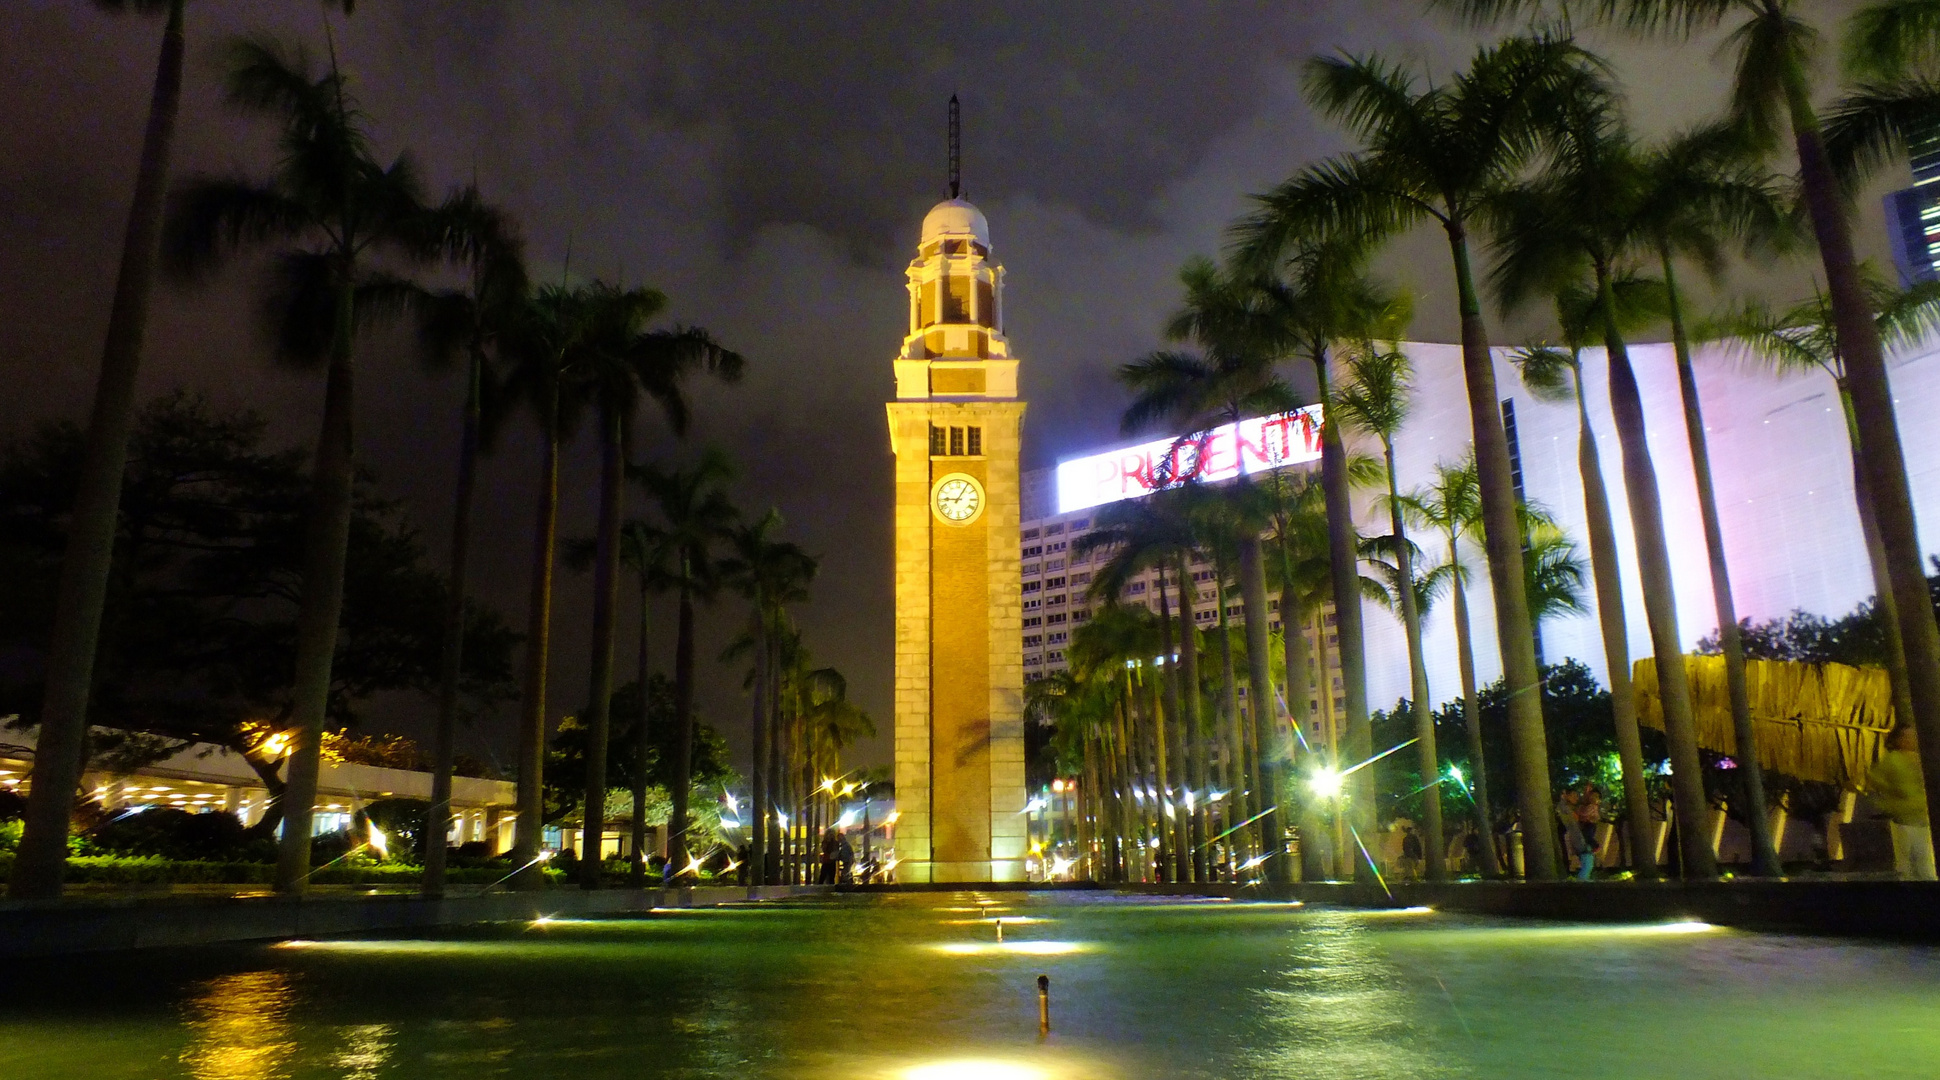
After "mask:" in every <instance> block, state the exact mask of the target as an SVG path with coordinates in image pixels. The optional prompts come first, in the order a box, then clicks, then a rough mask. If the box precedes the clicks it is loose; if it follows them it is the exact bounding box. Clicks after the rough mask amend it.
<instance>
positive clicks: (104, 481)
mask: <svg viewBox="0 0 1940 1080" xmlns="http://www.w3.org/2000/svg"><path fill="white" fill-rule="evenodd" d="M94 2H95V6H96V7H99V8H101V9H102V10H104V11H108V12H113V13H117V14H119V13H122V12H126V11H129V10H133V11H136V12H139V13H141V14H144V15H147V14H152V13H154V12H157V11H159V12H162V13H163V22H162V46H161V51H160V54H159V56H158V58H157V60H156V63H155V82H154V87H153V89H151V90H150V92H149V98H148V120H147V123H146V124H145V125H144V127H143V129H142V144H141V157H140V159H139V163H138V164H137V166H136V169H135V192H134V198H133V200H132V201H131V202H130V204H129V207H128V225H127V229H126V231H125V232H124V233H123V234H122V241H121V264H120V269H119V271H118V272H117V274H116V276H115V294H114V302H113V305H112V306H111V307H110V308H109V309H108V331H107V335H106V338H105V341H104V343H103V345H102V349H101V372H100V374H99V375H98V376H97V377H96V380H95V387H94V408H93V411H92V413H91V414H90V416H89V420H88V429H87V437H86V442H85V443H84V444H83V450H82V456H81V470H80V474H79V477H78V478H77V480H76V483H75V489H74V504H73V510H72V512H71V514H70V520H69V525H68V536H67V552H66V554H65V556H64V557H63V559H62V562H61V578H60V582H59V585H58V591H57V592H56V594H55V599H54V626H53V633H52V635H51V637H50V638H49V640H48V649H47V674H46V684H47V689H46V691H45V694H44V696H43V698H42V701H41V710H40V717H39V720H40V733H39V737H38V739H37V740H36V744H37V745H36V748H35V753H34V777H33V778H34V786H33V790H35V791H38V792H40V793H41V794H40V795H39V796H36V797H34V798H32V799H30V800H29V805H28V809H27V815H26V821H25V823H24V824H25V832H24V835H22V837H21V841H20V850H19V853H18V854H17V856H16V859H15V862H14V869H13V872H12V874H11V875H10V877H9V880H8V889H9V895H11V896H13V897H14V898H15V899H18V900H49V899H54V898H56V897H58V896H59V895H60V892H61V876H62V872H63V870H64V868H65V866H66V862H67V835H68V819H69V816H70V814H71V813H72V811H73V806H74V792H75V791H76V789H77V788H78V787H79V786H80V783H81V772H82V768H83V764H84V762H85V760H86V757H87V751H86V743H87V715H88V699H89V697H90V692H91V691H92V689H93V682H94V662H95V653H96V650H97V646H98V643H99V641H100V638H101V613H102V610H103V606H104V605H105V603H106V600H107V594H108V574H109V570H110V566H111V564H112V562H113V557H114V533H115V524H116V520H117V514H118V511H119V509H120V505H121V479H122V473H123V471H124V470H125V468H126V466H127V461H128V439H129V435H130V432H131V431H132V430H133V416H134V402H135V380H136V377H137V375H139V373H140V371H141V356H142V345H143V339H144V338H145V337H146V335H147V332H148V305H149V297H150V295H151V293H152V292H153V290H154V284H155V267H156V262H157V256H158V254H159V249H160V246H161V236H162V221H163V207H164V203H165V200H166V196H167V193H168V174H169V167H170V164H171V162H172V161H173V158H174V153H175V122H176V118H177V116H178V115H179V114H180V111H181V103H182V58H183V56H184V55H185V54H186V52H187V49H186V42H185V40H184V35H183V31H182V24H183V19H182V14H183V8H184V6H185V0H94ZM343 6H344V11H345V13H346V14H348V13H349V11H350V9H351V6H352V5H351V3H350V2H348V0H346V2H345V3H344V5H343Z"/></svg>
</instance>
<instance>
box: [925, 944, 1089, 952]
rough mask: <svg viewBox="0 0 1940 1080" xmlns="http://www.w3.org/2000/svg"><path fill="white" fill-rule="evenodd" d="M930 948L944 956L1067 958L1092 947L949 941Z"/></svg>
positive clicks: (1087, 950)
mask: <svg viewBox="0 0 1940 1080" xmlns="http://www.w3.org/2000/svg"><path fill="white" fill-rule="evenodd" d="M930 948H932V949H934V950H936V951H937V952H940V953H942V954H944V955H945V956H986V955H990V954H996V953H1008V954H1011V955H1013V956H1067V955H1069V954H1071V953H1081V952H1089V951H1091V948H1092V946H1090V945H1087V944H1085V943H1083V942H1078V941H950V942H945V943H943V944H941V945H932V946H930Z"/></svg>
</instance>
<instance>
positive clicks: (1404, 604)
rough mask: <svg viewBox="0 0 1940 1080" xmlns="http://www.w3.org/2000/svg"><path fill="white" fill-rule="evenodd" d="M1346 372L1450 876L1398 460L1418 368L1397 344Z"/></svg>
mask: <svg viewBox="0 0 1940 1080" xmlns="http://www.w3.org/2000/svg"><path fill="white" fill-rule="evenodd" d="M1347 374H1348V381H1347V383H1346V384H1345V385H1344V386H1341V387H1339V388H1338V389H1336V390H1335V391H1334V397H1333V406H1334V410H1335V412H1337V413H1338V414H1339V415H1340V416H1341V418H1342V419H1343V420H1344V421H1345V422H1346V423H1347V425H1348V426H1349V427H1351V428H1354V429H1356V430H1358V431H1360V432H1362V433H1363V434H1367V435H1372V436H1373V437H1374V438H1376V439H1378V440H1379V441H1380V443H1381V457H1382V460H1383V462H1384V463H1385V464H1386V466H1387V468H1386V473H1387V476H1386V479H1387V488H1388V498H1387V502H1388V520H1389V522H1390V524H1391V525H1392V527H1393V529H1394V532H1393V534H1392V538H1393V554H1394V560H1395V571H1396V588H1395V590H1394V592H1395V594H1396V596H1397V597H1398V600H1399V607H1400V609H1401V625H1402V629H1403V631H1404V632H1405V634H1406V636H1407V639H1408V675H1409V687H1410V690H1409V697H1410V698H1412V699H1413V700H1412V703H1411V708H1412V711H1413V712H1414V720H1415V750H1416V755H1417V757H1418V759H1419V763H1420V768H1421V782H1422V783H1423V784H1426V785H1429V792H1428V794H1427V797H1426V798H1424V799H1423V800H1422V819H1423V820H1422V823H1421V826H1422V835H1421V840H1422V851H1423V852H1424V854H1425V855H1426V856H1427V876H1428V880H1430V881H1441V880H1444V879H1445V878H1446V877H1447V876H1448V867H1447V865H1446V857H1447V847H1446V840H1445V838H1444V836H1443V832H1442V807H1441V788H1440V783H1441V756H1440V754H1439V753H1438V752H1437V751H1436V748H1435V714H1434V712H1433V711H1432V709H1431V707H1430V705H1429V701H1428V693H1429V690H1428V663H1427V661H1426V659H1424V657H1423V656H1422V650H1421V609H1420V606H1419V602H1418V600H1417V597H1416V593H1415V588H1414V584H1413V583H1414V581H1415V568H1414V565H1413V552H1412V550H1411V548H1412V547H1413V545H1412V544H1410V543H1409V541H1408V530H1407V525H1406V523H1405V522H1404V521H1403V505H1402V502H1401V476H1400V473H1399V472H1398V471H1397V470H1396V468H1395V462H1394V437H1395V435H1396V434H1397V433H1399V432H1400V430H1401V425H1402V424H1404V423H1406V422H1407V419H1408V412H1409V410H1410V408H1411V403H1410V402H1409V400H1408V398H1409V395H1408V384H1409V382H1410V381H1412V379H1413V378H1414V369H1413V366H1412V365H1411V364H1410V363H1409V362H1408V357H1407V355H1406V354H1404V353H1402V352H1401V351H1400V350H1399V349H1387V350H1382V349H1375V348H1364V349H1360V350H1358V351H1356V352H1355V353H1354V354H1353V355H1352V356H1350V357H1349V358H1348V360H1347Z"/></svg>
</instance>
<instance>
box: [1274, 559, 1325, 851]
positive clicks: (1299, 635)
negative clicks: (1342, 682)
mask: <svg viewBox="0 0 1940 1080" xmlns="http://www.w3.org/2000/svg"><path fill="white" fill-rule="evenodd" d="M1280 581H1281V585H1280V631H1281V642H1280V643H1281V648H1282V651H1283V652H1284V653H1285V654H1286V655H1285V658H1284V662H1285V664H1286V673H1287V685H1286V699H1287V711H1288V712H1289V713H1290V714H1291V715H1290V716H1288V718H1287V721H1288V723H1289V724H1291V725H1292V726H1293V731H1294V733H1295V735H1296V738H1295V740H1294V744H1295V745H1297V746H1300V747H1302V748H1303V749H1302V752H1301V754H1300V757H1299V758H1297V759H1296V761H1302V760H1306V759H1308V758H1311V757H1313V756H1314V753H1313V747H1312V746H1310V745H1309V744H1308V743H1307V741H1306V723H1307V712H1308V710H1307V687H1308V685H1309V684H1311V683H1312V682H1314V676H1313V668H1312V665H1311V664H1310V663H1309V662H1308V661H1309V660H1310V657H1309V656H1308V655H1307V623H1308V622H1309V621H1310V616H1309V613H1308V611H1307V605H1306V603H1305V601H1303V600H1302V599H1301V598H1300V590H1299V589H1297V588H1295V587H1294V584H1293V574H1292V571H1291V570H1290V569H1289V570H1287V571H1286V572H1285V573H1283V574H1282V575H1281V578H1280ZM1297 772H1298V770H1297V769H1289V775H1288V777H1287V782H1286V789H1289V790H1290V789H1292V788H1293V786H1294V780H1293V775H1294V774H1295V773H1297ZM1323 828H1325V825H1323V824H1322V822H1321V815H1320V813H1319V807H1317V806H1316V805H1315V803H1314V800H1313V799H1311V798H1302V799H1300V822H1299V829H1300V880H1302V881H1320V880H1322V879H1324V878H1325V877H1326V876H1327V872H1326V870H1325V868H1324V865H1323V863H1322V862H1321V852H1322V848H1321V846H1320V833H1321V830H1322V829H1323Z"/></svg>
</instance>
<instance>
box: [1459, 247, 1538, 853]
mask: <svg viewBox="0 0 1940 1080" xmlns="http://www.w3.org/2000/svg"><path fill="white" fill-rule="evenodd" d="M1447 231H1448V245H1449V250H1450V252H1451V253H1452V254H1453V256H1454V260H1455V290H1456V294H1457V299H1458V302H1459V303H1460V305H1461V314H1462V372H1463V375H1464V377H1465V379H1466V382H1467V384H1468V410H1469V426H1470V428H1471V429H1472V433H1473V436H1474V439H1475V475H1476V479H1477V481H1478V483H1477V487H1478V488H1479V489H1480V491H1481V495H1482V548H1483V551H1484V553H1485V554H1486V555H1487V556H1488V563H1489V582H1490V585H1491V592H1492V593H1493V595H1494V598H1495V632H1496V641H1497V644H1498V646H1499V648H1500V649H1501V654H1502V677H1503V682H1504V683H1505V684H1506V685H1507V687H1508V691H1509V705H1508V711H1509V745H1510V748H1511V749H1512V751H1513V752H1514V754H1515V778H1516V807H1517V810H1518V811H1519V812H1520V814H1521V816H1522V843H1523V851H1524V856H1525V858H1524V867H1525V872H1526V873H1527V875H1528V876H1529V877H1532V878H1535V879H1537V880H1542V881H1547V880H1550V879H1553V878H1554V877H1555V876H1556V838H1555V837H1554V836H1553V835H1552V833H1553V831H1554V830H1552V829H1550V827H1549V822H1550V820H1551V818H1552V815H1551V813H1550V802H1549V797H1550V791H1549V745H1548V737H1547V736H1546V735H1545V734H1544V731H1543V703H1542V694H1541V693H1540V692H1539V691H1538V684H1540V683H1541V681H1542V674H1541V673H1540V672H1539V671H1537V669H1536V629H1535V625H1534V624H1533V623H1532V622H1531V621H1530V618H1529V597H1528V583H1527V579H1526V578H1525V577H1524V576H1523V566H1522V526H1521V521H1520V518H1519V517H1518V515H1517V512H1516V489H1515V483H1514V481H1513V480H1512V479H1511V473H1510V466H1509V436H1508V434H1507V432H1505V431H1504V430H1503V427H1502V402H1501V400H1500V395H1499V394H1498V393H1497V391H1496V384H1495V357H1494V356H1493V355H1492V354H1491V353H1490V351H1489V335H1488V331H1487V329H1486V328H1484V327H1483V325H1482V302H1481V299H1480V297H1478V296H1477V295H1476V292H1475V275H1474V273H1473V271H1472V270H1471V269H1470V267H1469V257H1468V231H1467V227H1466V226H1465V225H1464V224H1463V223H1462V222H1461V221H1459V220H1455V221H1450V222H1449V224H1448V226H1447Z"/></svg>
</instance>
